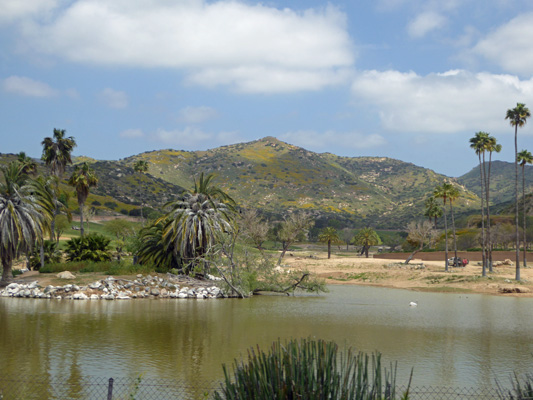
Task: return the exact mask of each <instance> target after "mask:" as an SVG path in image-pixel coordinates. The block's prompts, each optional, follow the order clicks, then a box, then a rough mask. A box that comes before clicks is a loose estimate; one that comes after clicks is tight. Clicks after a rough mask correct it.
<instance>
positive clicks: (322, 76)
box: [23, 0, 354, 92]
mask: <svg viewBox="0 0 533 400" xmlns="http://www.w3.org/2000/svg"><path fill="white" fill-rule="evenodd" d="M346 25H347V24H346V16H345V14H343V13H341V12H340V11H339V10H338V9H336V8H334V7H332V6H327V7H324V8H322V9H317V10H312V9H310V10H307V11H303V12H296V11H293V10H290V9H288V8H285V9H276V8H272V7H268V6H265V5H263V4H255V5H250V4H248V3H242V2H238V1H229V0H222V1H217V2H207V1H206V0H188V1H177V2H176V1H166V0H138V1H135V2H131V1H125V0H116V1H113V2H110V1H107V0H77V1H75V2H73V3H72V4H70V5H69V6H68V7H67V8H65V9H63V10H62V12H61V13H58V14H57V16H56V18H55V19H53V20H51V21H50V22H49V23H42V22H35V21H33V22H31V23H26V24H24V29H23V32H24V38H25V40H26V42H27V43H29V44H30V48H32V49H33V51H35V52H40V53H46V54H49V55H52V56H57V57H62V58H66V59H67V60H70V61H73V62H80V63H85V64H97V65H115V66H116V65H119V66H137V67H165V68H168V67H170V68H178V69H183V70H184V71H185V72H186V73H187V74H190V81H191V82H194V83H195V84H205V85H207V86H213V85H220V84H224V85H236V86H237V88H239V89H240V90H248V91H267V92H273V91H279V90H283V91H289V90H304V89H316V88H321V87H323V86H326V85H331V84H336V83H338V80H339V77H338V74H337V73H336V71H337V70H339V69H340V70H343V69H346V68H351V66H352V65H353V62H354V49H353V46H352V43H351V40H350V37H349V34H348V32H347V27H346ZM265 72H266V73H265ZM300 74H302V75H304V78H302V79H298V80H297V83H296V84H293V85H290V80H291V78H293V77H297V76H298V75H300ZM241 79H243V80H244V81H245V82H244V83H241V82H240V80H241ZM288 83H289V84H288ZM287 86H288V87H289V89H287ZM272 88H274V89H272Z"/></svg>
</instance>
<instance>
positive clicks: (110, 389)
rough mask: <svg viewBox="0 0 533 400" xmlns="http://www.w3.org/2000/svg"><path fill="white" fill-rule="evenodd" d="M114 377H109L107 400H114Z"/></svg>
mask: <svg viewBox="0 0 533 400" xmlns="http://www.w3.org/2000/svg"><path fill="white" fill-rule="evenodd" d="M113 381H114V379H113V378H109V386H108V388H107V400H113Z"/></svg>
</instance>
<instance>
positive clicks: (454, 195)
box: [447, 183, 460, 260]
mask: <svg viewBox="0 0 533 400" xmlns="http://www.w3.org/2000/svg"><path fill="white" fill-rule="evenodd" d="M447 185H450V186H449V190H448V200H449V201H450V215H451V216H452V231H453V250H454V257H455V258H454V260H457V235H456V233H455V217H454V214H453V202H454V201H455V200H457V199H458V198H459V195H460V192H459V189H457V187H456V186H454V185H452V184H450V183H448V184H447Z"/></svg>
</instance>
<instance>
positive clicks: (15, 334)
mask: <svg viewBox="0 0 533 400" xmlns="http://www.w3.org/2000/svg"><path fill="white" fill-rule="evenodd" d="M413 300H418V303H419V305H418V307H409V306H408V304H409V302H410V301H413ZM532 306H533V299H520V298H503V297H490V296H482V295H468V296H466V295H455V294H429V293H413V292H408V291H402V290H392V289H381V288H370V287H354V286H338V287H332V288H331V292H330V293H329V294H327V295H323V296H302V297H290V298H287V297H276V296H264V297H256V298H253V299H248V300H237V299H229V300H206V301H203V300H198V301H197V300H182V301H178V300H144V301H64V300H63V301H56V300H53V301H45V300H31V299H6V298H2V299H0V321H1V324H2V329H0V360H1V363H0V373H1V374H2V375H4V376H5V375H13V374H17V375H23V374H26V375H41V376H42V375H45V376H48V377H57V376H64V377H66V378H67V379H68V380H69V382H72V390H74V391H76V390H81V388H80V387H79V386H76V385H79V382H80V380H81V379H82V377H83V376H87V375H93V376H94V375H95V376H102V377H111V376H115V377H116V376H125V377H132V378H135V377H137V376H138V375H139V374H141V373H142V374H144V376H145V377H155V378H163V379H183V380H186V381H188V382H190V383H191V384H192V385H194V384H198V385H199V386H202V385H205V383H206V382H209V381H212V380H214V379H219V378H220V377H221V376H222V368H221V364H222V363H226V364H231V363H232V362H233V360H234V359H235V358H240V357H243V356H245V355H246V351H247V350H248V349H249V348H250V347H252V346H255V345H256V344H259V345H261V346H263V347H266V346H269V345H270V344H271V343H272V342H273V341H275V340H276V339H277V338H282V339H285V338H297V337H309V336H310V337H316V338H323V339H327V340H335V341H336V342H337V343H339V344H340V345H344V344H346V345H348V346H353V347H355V348H357V349H358V350H362V351H367V352H372V351H374V350H379V351H380V352H381V353H383V355H384V357H385V359H386V360H388V361H398V367H399V369H398V375H399V379H400V382H404V381H406V380H407V377H408V374H409V372H410V369H411V367H414V368H415V374H414V384H415V385H433V386H437V385H440V386H454V387H472V386H484V385H492V384H493V382H494V377H495V376H496V377H499V378H500V379H501V380H505V381H506V380H507V379H508V378H507V377H508V376H509V374H510V373H511V372H512V371H514V370H518V371H524V370H530V365H531V357H532V356H531V353H532V352H533V340H532V339H533V331H532V330H531V321H532V316H533V315H532V314H533V307H532Z"/></svg>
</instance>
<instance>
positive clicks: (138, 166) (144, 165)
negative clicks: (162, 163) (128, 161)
mask: <svg viewBox="0 0 533 400" xmlns="http://www.w3.org/2000/svg"><path fill="white" fill-rule="evenodd" d="M133 169H134V170H135V172H139V173H141V174H144V173H145V172H146V171H148V161H145V160H138V161H136V162H135V164H133ZM143 207H144V202H143V199H141V221H142V223H143V225H144V217H143Z"/></svg>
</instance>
